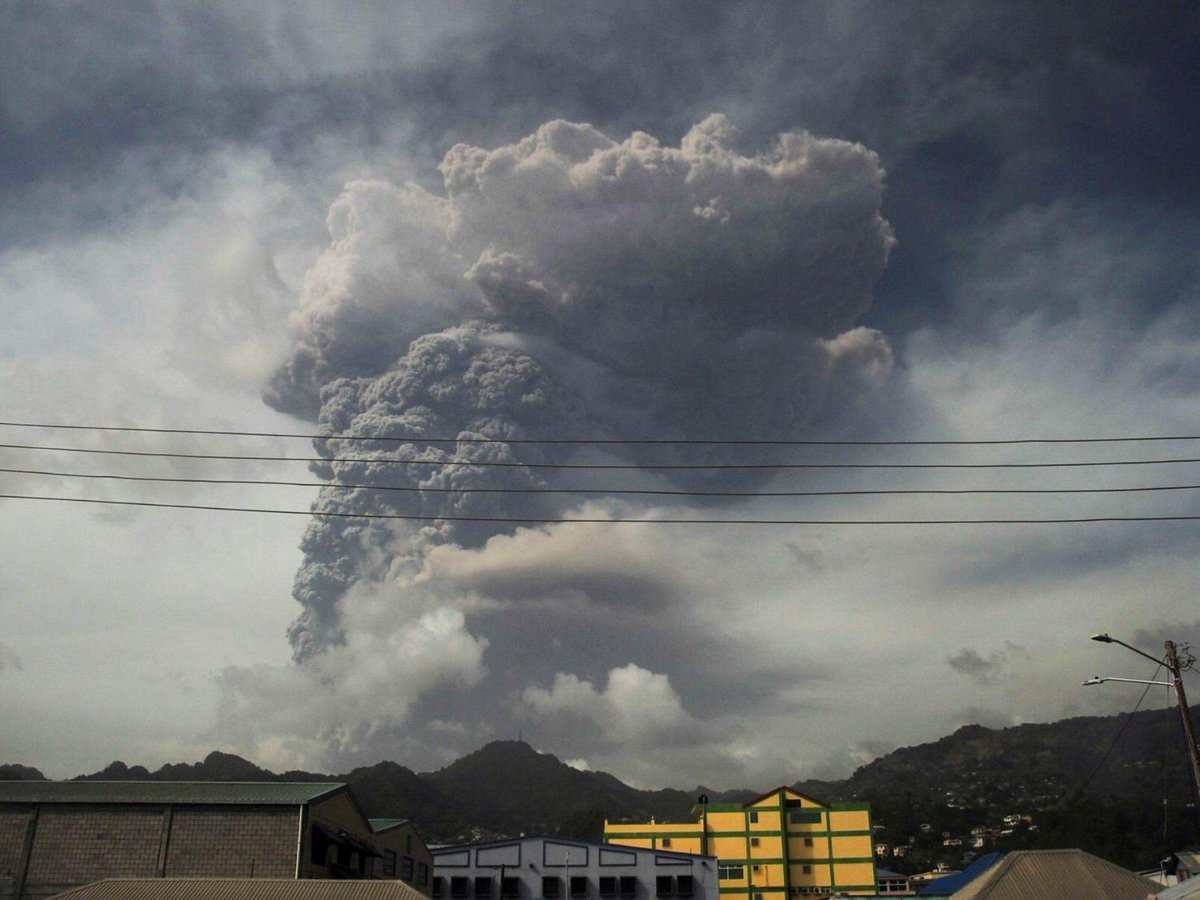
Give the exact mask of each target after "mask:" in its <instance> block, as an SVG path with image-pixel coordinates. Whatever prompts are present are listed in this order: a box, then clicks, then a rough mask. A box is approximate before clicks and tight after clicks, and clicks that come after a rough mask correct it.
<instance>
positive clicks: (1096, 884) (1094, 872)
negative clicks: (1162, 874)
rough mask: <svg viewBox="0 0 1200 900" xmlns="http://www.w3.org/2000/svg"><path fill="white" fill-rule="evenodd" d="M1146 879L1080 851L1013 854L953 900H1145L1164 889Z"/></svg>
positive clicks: (1035, 851) (956, 893)
mask: <svg viewBox="0 0 1200 900" xmlns="http://www.w3.org/2000/svg"><path fill="white" fill-rule="evenodd" d="M1161 888H1162V885H1160V884H1155V883H1154V882H1153V881H1151V880H1150V879H1149V878H1143V877H1142V876H1140V875H1136V874H1134V873H1133V872H1130V871H1129V870H1128V869H1122V868H1121V867H1120V866H1118V865H1115V864H1114V863H1110V862H1108V861H1107V860H1103V859H1101V858H1100V857H1098V856H1092V854H1090V853H1084V852H1083V851H1082V850H1017V851H1016V852H1013V853H1009V854H1008V855H1007V856H1005V857H1004V858H1003V859H1002V860H1000V862H998V863H997V864H996V865H994V866H992V868H991V869H989V870H988V871H987V872H985V873H984V874H983V875H980V876H979V877H978V878H976V879H975V880H974V881H972V882H971V883H970V884H967V885H964V886H963V887H962V888H960V889H959V890H957V891H955V892H954V893H953V894H951V895H950V896H951V900H1145V897H1146V895H1147V894H1153V893H1154V892H1155V891H1158V890H1161Z"/></svg>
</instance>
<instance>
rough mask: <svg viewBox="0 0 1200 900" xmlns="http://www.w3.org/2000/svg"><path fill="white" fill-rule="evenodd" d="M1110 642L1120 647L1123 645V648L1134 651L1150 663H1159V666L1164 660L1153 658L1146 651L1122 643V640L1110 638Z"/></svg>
mask: <svg viewBox="0 0 1200 900" xmlns="http://www.w3.org/2000/svg"><path fill="white" fill-rule="evenodd" d="M1108 640H1109V641H1110V642H1111V643H1114V644H1120V645H1121V646H1122V647H1124V648H1125V649H1126V650H1132V651H1133V652H1134V653H1136V654H1137V655H1138V656H1144V657H1146V659H1148V660H1150V662H1152V663H1158V664H1160V665H1161V664H1162V660H1161V659H1159V658H1156V657H1153V656H1151V655H1150V654H1149V653H1146V652H1144V651H1142V650H1139V649H1138V648H1137V647H1131V646H1130V645H1129V644H1127V643H1125V642H1124V641H1122V640H1119V639H1117V638H1115V637H1110V638H1109V639H1108Z"/></svg>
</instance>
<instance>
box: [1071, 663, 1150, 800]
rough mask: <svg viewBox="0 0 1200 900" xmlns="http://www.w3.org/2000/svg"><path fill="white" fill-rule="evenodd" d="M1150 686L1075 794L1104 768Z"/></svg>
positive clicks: (1080, 791) (1078, 793) (1082, 790)
mask: <svg viewBox="0 0 1200 900" xmlns="http://www.w3.org/2000/svg"><path fill="white" fill-rule="evenodd" d="M1162 667H1163V664H1162V663H1161V662H1160V663H1159V664H1158V668H1157V669H1155V670H1154V674H1153V675H1151V676H1150V680H1151V681H1153V680H1154V679H1155V678H1157V677H1158V673H1159V672H1161V671H1162ZM1152 687H1154V685H1152V684H1148V685H1146V689H1145V690H1144V691H1142V696H1141V697H1139V698H1138V702H1137V703H1136V704H1135V705H1134V707H1133V710H1132V711H1131V712H1130V713H1129V714H1128V715H1127V716H1126V717H1125V721H1124V722H1122V723H1121V728H1120V729H1119V730H1118V731H1117V735H1116V737H1114V738H1113V741H1112V743H1111V744H1109V745H1108V749H1107V750H1105V751H1104V756H1102V757H1100V762H1098V763H1096V768H1094V769H1093V770H1092V774H1091V775H1089V776H1088V777H1087V778H1086V779H1085V780H1084V782H1083V783H1082V784H1081V785H1079V787H1078V788H1076V789H1075V793H1076V796H1082V795H1083V792H1084V791H1086V790H1087V788H1088V785H1090V784H1091V783H1092V781H1093V780H1094V779H1095V778H1096V776H1097V775H1098V774H1100V770H1101V769H1102V768H1104V764H1105V763H1106V762H1108V757H1109V756H1110V755H1112V752H1113V750H1115V749H1116V747H1117V744H1118V743H1119V742H1120V740H1121V738H1122V737H1123V736H1124V734H1125V730H1126V729H1127V728H1128V727H1129V723H1130V722H1132V721H1133V716H1134V713H1136V712H1137V711H1138V709H1139V707H1141V705H1142V701H1143V700H1145V699H1146V695H1147V694H1149V693H1150V688H1152Z"/></svg>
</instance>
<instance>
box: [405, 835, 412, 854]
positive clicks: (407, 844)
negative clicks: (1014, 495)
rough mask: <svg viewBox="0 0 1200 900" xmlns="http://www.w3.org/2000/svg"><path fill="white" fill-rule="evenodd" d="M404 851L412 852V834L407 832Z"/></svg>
mask: <svg viewBox="0 0 1200 900" xmlns="http://www.w3.org/2000/svg"><path fill="white" fill-rule="evenodd" d="M404 852H405V853H412V835H411V834H406V835H405V836H404Z"/></svg>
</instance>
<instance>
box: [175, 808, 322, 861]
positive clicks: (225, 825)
mask: <svg viewBox="0 0 1200 900" xmlns="http://www.w3.org/2000/svg"><path fill="white" fill-rule="evenodd" d="M299 815H300V811H299V808H298V807H295V806H291V807H255V808H251V809H247V808H244V807H243V808H229V807H202V806H197V807H177V808H176V809H175V811H174V814H173V815H172V817H171V830H170V836H169V842H168V844H167V865H166V875H167V877H169V878H172V877H205V876H212V877H215V876H227V877H246V878H250V877H254V878H295V877H296V838H297V836H298V831H297V828H298V821H299Z"/></svg>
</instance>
